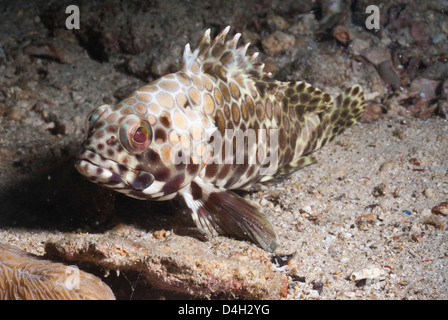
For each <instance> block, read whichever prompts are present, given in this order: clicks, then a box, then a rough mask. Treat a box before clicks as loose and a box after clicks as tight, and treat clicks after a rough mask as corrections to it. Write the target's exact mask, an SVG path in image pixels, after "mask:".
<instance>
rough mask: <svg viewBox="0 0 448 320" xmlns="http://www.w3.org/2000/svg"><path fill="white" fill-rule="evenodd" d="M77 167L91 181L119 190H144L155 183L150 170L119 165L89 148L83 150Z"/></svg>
mask: <svg viewBox="0 0 448 320" xmlns="http://www.w3.org/2000/svg"><path fill="white" fill-rule="evenodd" d="M75 167H76V169H77V170H78V172H79V173H81V174H82V175H84V176H85V177H86V178H87V179H89V180H90V181H92V182H94V183H98V184H101V185H105V186H106V187H109V188H112V189H115V190H117V191H121V190H123V189H132V190H135V191H138V192H142V191H143V190H145V189H147V188H148V187H150V186H151V185H152V184H153V183H154V176H153V175H152V174H150V173H149V172H146V171H143V170H136V169H130V168H128V167H126V166H123V165H119V164H118V163H117V162H115V161H113V160H110V159H105V158H103V157H101V156H100V155H98V154H96V153H95V152H93V151H89V150H83V151H82V153H81V154H80V156H79V157H78V159H77V160H76V161H75Z"/></svg>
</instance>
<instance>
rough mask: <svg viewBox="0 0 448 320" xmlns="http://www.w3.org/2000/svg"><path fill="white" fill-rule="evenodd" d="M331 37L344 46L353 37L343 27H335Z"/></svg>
mask: <svg viewBox="0 0 448 320" xmlns="http://www.w3.org/2000/svg"><path fill="white" fill-rule="evenodd" d="M333 37H335V38H336V39H337V40H338V41H339V42H341V43H342V44H344V45H346V44H348V43H349V42H350V41H351V40H353V38H354V37H353V35H352V34H351V33H350V32H349V31H348V30H347V29H346V28H344V27H336V28H334V29H333Z"/></svg>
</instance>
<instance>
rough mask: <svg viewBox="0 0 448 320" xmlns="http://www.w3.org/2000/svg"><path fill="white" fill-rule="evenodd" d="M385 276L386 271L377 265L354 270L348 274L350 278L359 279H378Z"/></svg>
mask: <svg viewBox="0 0 448 320" xmlns="http://www.w3.org/2000/svg"><path fill="white" fill-rule="evenodd" d="M385 278H386V272H385V271H384V270H383V269H381V268H379V267H372V268H366V269H362V270H360V271H355V272H353V273H352V274H351V275H350V280H352V281H360V280H363V279H378V280H382V279H385Z"/></svg>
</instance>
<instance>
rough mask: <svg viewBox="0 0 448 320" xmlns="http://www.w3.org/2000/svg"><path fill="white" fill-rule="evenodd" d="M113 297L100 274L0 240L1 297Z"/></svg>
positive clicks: (106, 298) (105, 298) (19, 298)
mask: <svg viewBox="0 0 448 320" xmlns="http://www.w3.org/2000/svg"><path fill="white" fill-rule="evenodd" d="M61 299H66V300H78V299H82V300H95V299H101V300H103V299H104V300H112V299H115V296H114V294H113V293H112V290H111V289H110V288H109V287H108V286H107V285H106V284H105V283H104V282H102V281H101V280H100V279H99V278H97V277H96V276H94V275H91V274H89V273H87V272H84V271H81V270H79V269H77V268H76V267H73V266H66V265H64V264H62V263H55V262H51V261H48V260H43V259H38V258H35V257H33V256H31V255H30V254H28V253H26V252H25V251H22V250H19V249H18V248H16V247H14V246H11V245H9V244H5V243H0V300H61Z"/></svg>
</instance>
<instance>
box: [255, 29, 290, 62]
mask: <svg viewBox="0 0 448 320" xmlns="http://www.w3.org/2000/svg"><path fill="white" fill-rule="evenodd" d="M295 42H296V38H294V37H293V36H292V35H289V34H287V33H284V32H282V31H276V32H274V33H272V34H270V35H269V36H267V37H266V38H264V39H263V40H262V41H261V44H262V46H263V49H264V51H265V52H266V54H267V55H269V56H276V55H279V54H281V53H283V52H285V51H286V50H288V49H289V48H292V47H293V46H294V44H295Z"/></svg>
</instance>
